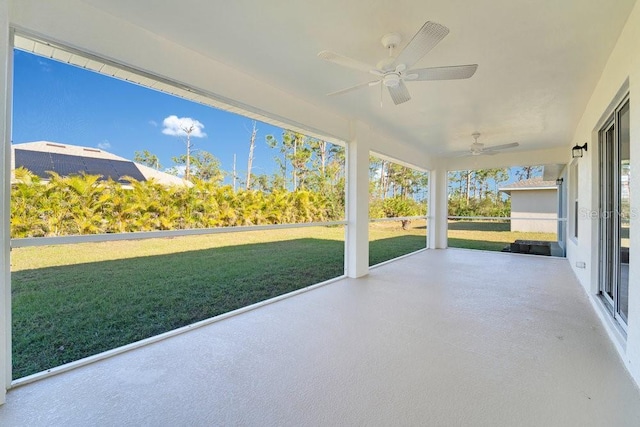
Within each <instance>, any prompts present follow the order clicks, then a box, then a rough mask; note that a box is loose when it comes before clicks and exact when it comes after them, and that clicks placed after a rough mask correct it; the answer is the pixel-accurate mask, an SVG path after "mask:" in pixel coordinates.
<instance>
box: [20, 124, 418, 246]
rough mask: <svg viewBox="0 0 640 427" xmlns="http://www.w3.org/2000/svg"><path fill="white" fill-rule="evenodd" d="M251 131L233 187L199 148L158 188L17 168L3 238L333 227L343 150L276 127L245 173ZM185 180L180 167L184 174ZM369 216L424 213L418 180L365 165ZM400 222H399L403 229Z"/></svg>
mask: <svg viewBox="0 0 640 427" xmlns="http://www.w3.org/2000/svg"><path fill="white" fill-rule="evenodd" d="M255 141H256V129H255V127H254V129H253V132H252V136H251V139H250V144H251V145H250V154H249V158H248V170H247V173H246V175H244V174H243V176H239V175H238V174H236V173H235V171H234V172H233V176H232V178H233V179H234V184H235V183H236V181H237V184H239V185H238V186H236V185H228V184H227V185H225V184H224V178H225V176H229V175H230V174H229V173H228V172H226V171H223V170H222V168H221V167H220V162H219V160H218V159H217V158H216V157H215V156H214V155H213V154H211V153H208V152H206V151H203V150H192V147H191V145H190V144H189V150H190V151H189V153H188V157H189V158H188V160H187V154H184V155H182V156H178V157H175V158H174V159H173V161H174V163H175V164H174V166H173V173H175V174H178V167H179V166H186V165H187V164H188V169H189V176H190V180H189V182H190V183H191V185H185V186H165V185H161V184H159V183H157V182H155V181H154V180H149V181H142V182H138V181H136V180H134V179H132V178H129V179H128V181H129V182H130V184H127V185H123V184H120V183H119V182H116V181H113V180H111V179H107V180H103V179H102V177H100V176H95V175H82V174H80V175H70V176H60V175H58V174H56V173H53V172H52V173H50V177H49V179H47V180H43V179H41V178H40V177H38V176H36V175H34V174H32V173H30V172H29V171H27V170H25V169H17V170H16V171H15V178H16V179H15V182H14V183H13V185H12V191H11V236H12V237H13V238H20V237H41V236H61V235H75V234H98V233H122V232H135V231H154V230H176V229H191V228H210V227H228V226H242V225H262V224H284V223H304V222H323V221H333V220H341V219H343V218H344V209H345V149H344V148H343V147H341V146H338V145H334V144H330V143H328V142H325V141H321V140H318V139H316V138H312V137H309V136H306V135H303V134H300V133H297V132H293V131H289V130H286V131H284V132H283V134H282V135H281V137H280V138H278V137H275V136H273V135H268V136H267V137H266V138H265V141H266V143H267V144H268V145H269V146H270V147H271V148H272V149H274V150H275V151H276V153H277V154H276V157H275V160H276V164H277V169H276V171H275V172H274V173H273V174H271V175H266V174H260V173H255V172H254V171H253V170H252V167H251V166H252V161H253V159H252V156H253V154H252V152H253V148H254V146H255ZM134 160H135V161H137V162H139V163H142V164H145V165H147V166H149V167H153V168H155V169H158V170H161V169H162V165H161V164H160V162H159V159H158V157H157V156H156V155H154V154H153V153H151V152H149V151H143V152H136V155H135V158H134ZM183 176H185V178H186V170H185V173H184V175H183ZM371 177H372V182H371V217H372V218H379V217H396V216H413V215H424V213H425V212H426V200H424V197H423V198H422V199H420V194H419V191H420V187H421V186H424V185H426V182H427V181H426V179H427V178H426V177H427V175H426V174H425V173H418V172H415V171H413V170H412V169H410V168H407V167H404V166H399V165H395V164H393V163H390V162H388V161H383V160H379V159H375V158H372V165H371ZM404 225H406V224H405V223H403V226H404Z"/></svg>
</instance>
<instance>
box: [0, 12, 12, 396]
mask: <svg viewBox="0 0 640 427" xmlns="http://www.w3.org/2000/svg"><path fill="white" fill-rule="evenodd" d="M11 45H12V43H11V33H10V30H9V4H8V1H7V0H0V164H1V165H2V169H1V170H2V172H1V175H2V176H1V177H0V182H1V183H2V184H1V185H0V204H1V205H0V206H1V209H0V382H1V385H0V404H3V403H4V402H5V398H6V393H7V388H8V387H9V386H10V385H11V260H10V258H9V253H10V250H11V247H10V244H11V241H10V225H9V218H10V210H9V201H10V197H9V195H10V191H11V90H12V79H11V73H12V68H13V65H12V60H13V52H12V48H11Z"/></svg>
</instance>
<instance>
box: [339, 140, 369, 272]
mask: <svg viewBox="0 0 640 427" xmlns="http://www.w3.org/2000/svg"><path fill="white" fill-rule="evenodd" d="M354 134H355V132H352V135H353V136H352V138H351V141H349V143H348V144H347V196H346V197H347V223H348V225H347V233H346V242H345V257H346V259H345V264H346V273H347V276H349V277H361V276H365V275H367V274H368V273H369V147H368V146H367V144H366V143H365V142H364V141H358V140H357V138H356V137H355V135H354Z"/></svg>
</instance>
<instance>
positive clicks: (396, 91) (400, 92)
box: [389, 80, 411, 105]
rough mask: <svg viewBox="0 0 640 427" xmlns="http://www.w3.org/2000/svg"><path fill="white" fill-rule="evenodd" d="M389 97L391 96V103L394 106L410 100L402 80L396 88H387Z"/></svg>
mask: <svg viewBox="0 0 640 427" xmlns="http://www.w3.org/2000/svg"><path fill="white" fill-rule="evenodd" d="M389 95H391V99H393V103H394V104H396V105H398V104H402V103H403V102H407V101H408V100H410V99H411V95H409V90H408V89H407V86H406V85H405V84H404V82H403V81H402V80H400V83H399V84H398V86H389Z"/></svg>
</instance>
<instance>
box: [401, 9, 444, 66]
mask: <svg viewBox="0 0 640 427" xmlns="http://www.w3.org/2000/svg"><path fill="white" fill-rule="evenodd" d="M447 34H449V29H448V28H447V27H445V26H444V25H440V24H438V23H435V22H431V21H427V22H425V24H424V25H423V26H422V28H420V30H418V32H417V33H416V35H415V36H413V38H412V39H411V41H410V42H409V43H408V44H407V45H406V46H405V48H404V49H403V50H402V52H400V55H398V57H397V58H396V60H395V63H396V64H404V65H406V66H407V68H411V66H412V65H413V64H415V63H416V62H418V61H419V60H420V58H422V57H423V56H425V55H426V54H427V52H429V51H430V50H431V49H433V48H434V46H435V45H437V44H438V43H440V40H442V39H443V38H445V36H446V35H447Z"/></svg>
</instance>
